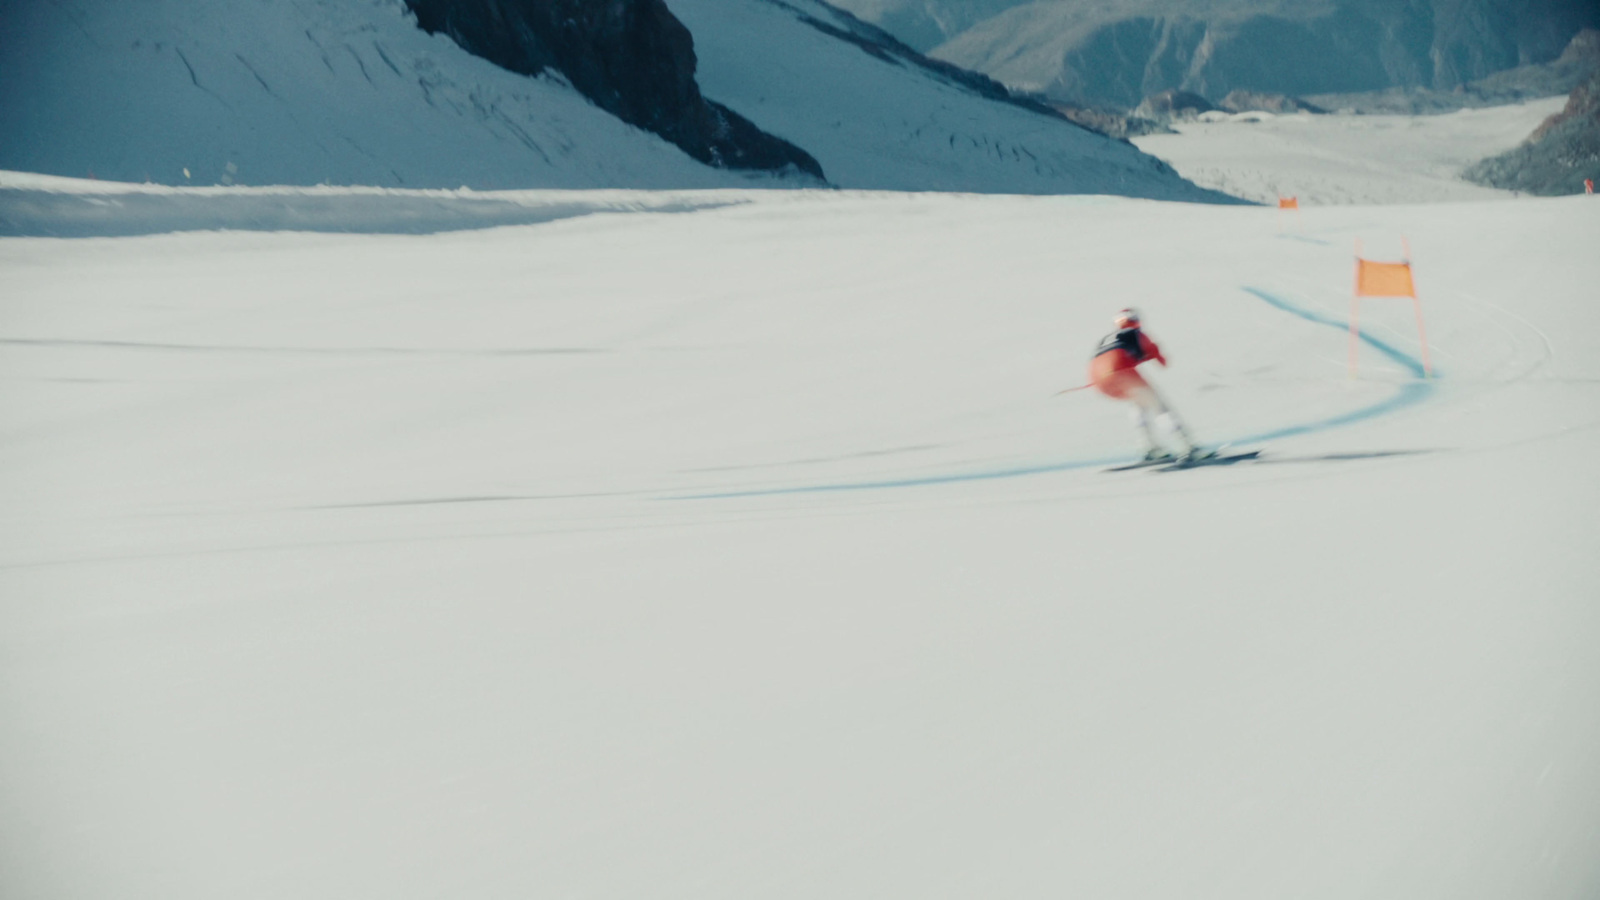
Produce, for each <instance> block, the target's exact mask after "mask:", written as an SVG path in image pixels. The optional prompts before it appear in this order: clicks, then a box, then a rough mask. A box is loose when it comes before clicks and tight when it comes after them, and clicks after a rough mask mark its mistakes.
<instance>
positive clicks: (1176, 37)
mask: <svg viewBox="0 0 1600 900" xmlns="http://www.w3.org/2000/svg"><path fill="white" fill-rule="evenodd" d="M837 4H838V5H839V6H841V7H843V8H845V9H848V10H850V11H852V12H855V13H857V14H858V15H861V16H862V17H863V18H865V19H867V20H868V21H872V22H875V23H877V24H880V25H882V26H883V27H885V28H886V29H888V30H890V31H894V32H896V33H897V34H901V33H902V31H901V30H903V34H902V37H903V38H904V39H907V40H908V41H911V42H913V43H914V42H915V40H918V39H926V37H927V36H928V35H931V34H933V33H934V32H936V31H939V32H945V30H946V29H958V30H954V31H949V32H946V33H948V37H947V38H946V39H945V40H944V41H943V42H942V43H939V44H938V45H936V46H935V47H933V48H931V55H933V56H934V57H936V58H939V59H943V60H947V61H949V62H952V63H955V64H956V65H959V66H964V67H966V68H970V69H974V70H976V71H979V72H983V73H985V74H988V75H990V76H991V77H994V78H996V79H998V80H1000V81H1001V82H1004V83H1005V84H1008V85H1011V86H1013V87H1016V88H1021V89H1024V90H1029V91H1036V92H1040V93H1045V94H1048V95H1050V96H1054V97H1059V98H1062V99H1068V100H1074V101H1077V102H1082V103H1102V104H1111V105H1118V106H1123V107H1129V106H1133V105H1135V104H1137V103H1138V102H1139V101H1140V99H1142V98H1143V97H1146V96H1148V95H1150V94H1153V93H1156V92H1159V91H1163V90H1169V89H1181V90H1186V91H1191V92H1193V93H1196V94H1200V95H1202V96H1205V97H1207V98H1208V99H1210V100H1212V101H1213V102H1215V101H1219V100H1221V99H1222V98H1223V97H1224V96H1225V95H1227V94H1228V93H1229V92H1230V91H1233V90H1248V91H1267V92H1274V93H1283V94H1291V95H1293V94H1325V93H1339V92H1356V91H1371V90H1381V89H1383V88H1389V87H1395V86H1420V87H1429V88H1433V89H1438V90H1450V89H1453V88H1455V87H1456V86H1458V85H1461V84H1464V83H1466V82H1469V81H1473V80H1476V79H1481V78H1483V77H1485V76H1488V75H1491V74H1493V73H1495V72H1498V71H1501V70H1504V69H1509V68H1512V67H1515V66H1518V65H1524V64H1528V63H1538V62H1545V61H1548V60H1551V59H1554V58H1555V57H1556V56H1557V55H1559V54H1560V53H1561V51H1562V49H1563V48H1564V47H1565V46H1566V44H1567V42H1568V41H1569V40H1570V39H1571V38H1572V36H1573V35H1574V34H1576V33H1577V32H1578V31H1579V29H1580V28H1582V27H1585V26H1597V25H1600V4H1597V3H1595V2H1594V0H1103V2H1084V0H1039V2H1031V3H1030V2H1013V0H989V2H979V3H973V4H962V3H959V2H957V0H837ZM957 7H967V8H969V10H970V15H973V16H975V15H978V14H980V13H984V12H990V11H991V10H997V11H994V12H992V13H991V14H989V15H987V16H986V17H984V18H982V19H981V20H979V21H976V22H972V23H971V24H968V23H967V20H966V19H963V18H960V17H958V16H955V15H954V10H955V9H956V8H957Z"/></svg>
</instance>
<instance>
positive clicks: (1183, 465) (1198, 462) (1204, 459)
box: [1156, 450, 1261, 472]
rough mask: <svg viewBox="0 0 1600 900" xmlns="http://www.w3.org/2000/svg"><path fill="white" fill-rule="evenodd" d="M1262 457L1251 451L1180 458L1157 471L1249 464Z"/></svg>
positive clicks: (1258, 451) (1259, 452)
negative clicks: (1250, 461)
mask: <svg viewBox="0 0 1600 900" xmlns="http://www.w3.org/2000/svg"><path fill="white" fill-rule="evenodd" d="M1260 456H1261V451H1260V450H1251V451H1250V452H1248V453H1212V454H1210V455H1209V456H1193V457H1180V458H1179V459H1176V460H1173V461H1172V462H1171V463H1170V464H1168V465H1165V466H1161V467H1160V468H1158V469H1156V471H1157V472H1175V471H1177V470H1179V469H1197V468H1199V467H1201V466H1231V465H1233V464H1234V463H1241V462H1248V461H1249V460H1252V459H1257V458H1259V457H1260Z"/></svg>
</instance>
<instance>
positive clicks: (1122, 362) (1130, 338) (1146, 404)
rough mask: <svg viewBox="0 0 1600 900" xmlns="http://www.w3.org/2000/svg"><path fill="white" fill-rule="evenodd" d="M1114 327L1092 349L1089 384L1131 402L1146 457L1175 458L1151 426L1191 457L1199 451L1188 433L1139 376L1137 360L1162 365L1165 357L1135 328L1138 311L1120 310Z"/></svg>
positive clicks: (1157, 458)
mask: <svg viewBox="0 0 1600 900" xmlns="http://www.w3.org/2000/svg"><path fill="white" fill-rule="evenodd" d="M1113 321H1114V322H1115V323H1116V326H1117V330H1116V331H1114V332H1112V333H1111V334H1108V335H1106V336H1105V337H1104V338H1103V339H1102V340H1101V341H1100V346H1099V347H1098V348H1096V350H1095V354H1094V360H1093V361H1092V362H1091V363H1090V364H1089V383H1090V384H1092V385H1094V386H1095V388H1096V389H1097V390H1099V391H1100V393H1102V394H1105V395H1106V396H1107V397H1110V398H1112V399H1114V400H1128V401H1131V402H1132V403H1133V405H1134V406H1133V421H1134V424H1136V425H1138V426H1139V433H1140V435H1141V436H1142V437H1143V438H1144V448H1145V454H1144V458H1145V459H1147V460H1161V459H1175V458H1176V457H1174V456H1173V454H1172V452H1171V451H1170V450H1168V449H1167V448H1166V447H1164V446H1163V445H1162V443H1161V441H1159V440H1157V439H1156V434H1155V431H1154V430H1153V429H1152V427H1151V426H1152V425H1154V426H1156V427H1159V428H1160V429H1161V430H1162V431H1163V432H1165V433H1167V434H1169V435H1171V436H1172V437H1174V438H1176V439H1177V441H1178V442H1179V443H1180V444H1181V445H1182V449H1183V455H1184V457H1185V458H1186V459H1194V458H1196V457H1197V456H1199V455H1200V450H1199V448H1197V447H1196V446H1195V443H1194V441H1193V440H1191V439H1190V437H1189V432H1188V431H1187V430H1186V429H1185V428H1184V427H1183V423H1182V422H1180V421H1178V417H1177V416H1176V415H1175V414H1174V413H1173V412H1172V410H1171V409H1170V408H1168V407H1167V404H1166V402H1165V401H1163V400H1162V399H1161V395H1160V394H1158V393H1156V389H1155V388H1154V387H1152V386H1151V385H1150V383H1149V382H1148V381H1145V380H1144V378H1142V377H1141V376H1140V375H1139V372H1138V366H1139V364H1140V363H1144V362H1147V361H1149V360H1152V359H1153V360H1155V361H1156V362H1158V363H1160V364H1161V365H1162V367H1163V368H1164V367H1165V366H1166V365H1167V358H1166V357H1165V356H1162V355H1161V348H1160V347H1157V346H1156V342H1155V341H1152V340H1150V338H1149V337H1148V336H1147V335H1146V334H1145V333H1144V332H1143V331H1140V330H1139V312H1138V311H1137V310H1134V309H1124V310H1122V311H1121V312H1119V313H1117V315H1116V318H1115V319H1114V320H1113Z"/></svg>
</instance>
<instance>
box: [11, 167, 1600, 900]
mask: <svg viewBox="0 0 1600 900" xmlns="http://www.w3.org/2000/svg"><path fill="white" fill-rule="evenodd" d="M247 193H248V192H247ZM90 196H92V195H90ZM674 196H676V195H668V196H666V197H662V196H659V195H651V196H649V197H648V198H647V199H641V202H649V203H660V202H662V201H664V200H671V199H672V197H674ZM458 199H459V198H455V197H452V196H440V197H438V198H436V202H438V203H440V204H450V203H454V202H457V200H458ZM469 199H470V198H469ZM742 199H744V200H746V201H747V202H743V203H740V204H738V205H730V206H723V207H721V208H717V209H704V210H700V211H694V212H680V213H675V214H667V213H664V212H659V211H650V210H641V211H638V212H632V213H624V214H617V215H606V216H588V217H582V218H567V219H562V220H560V221H551V222H548V223H545V224H540V225H530V226H521V227H506V228H499V229H494V230H488V231H482V232H472V233H453V234H441V235H429V236H415V235H395V236H365V235H334V236H329V235H309V234H296V233H280V234H262V233H240V232H234V233H189V234H175V235H161V236H150V237H134V238H116V239H83V240H49V239H37V238H22V239H5V240H0V286H3V289H0V423H3V427H0V896H4V897H6V898H7V900H54V898H59V897H83V898H119V900H120V898H128V897H160V898H163V900H189V898H215V897H228V898H233V900H252V898H284V897H292V898H349V897H383V898H387V900H407V898H413V897H415V898H423V897H430V898H432V897H472V898H476V897H568V896H583V897H589V898H602V900H603V898H615V900H638V898H641V897H649V898H663V900H671V898H694V900H717V898H729V900H733V898H738V900H748V898H762V900H784V898H819V897H826V898H891V897H892V898H900V897H907V898H924V897H927V898H938V897H952V898H955V897H960V898H971V897H1003V896H1028V897H1115V898H1172V897H1183V898H1193V900H1208V898H1217V900H1252V898H1261V900H1268V898H1283V897H1297V898H1307V900H1322V898H1327V900H1348V898H1352V897H1383V898H1391V897H1392V898H1408V900H1445V898H1449V900H1503V898H1506V897H1517V898H1521V900H1569V898H1574V897H1586V896H1592V895H1593V894H1594V893H1595V890H1596V888H1597V887H1600V855H1597V854H1596V853H1594V846H1595V845H1594V840H1595V835H1596V834H1597V833H1600V769H1597V768H1596V766H1595V765H1594V763H1595V748H1596V747H1600V703H1597V702H1596V697H1597V696H1600V665H1597V663H1596V661H1595V660H1596V657H1595V653H1594V647H1595V643H1596V640H1597V638H1600V604H1597V603H1596V602H1595V598H1596V597H1597V596H1600V569H1597V567H1596V564H1595V559H1596V553H1597V549H1600V548H1597V546H1596V535H1597V534H1600V505H1597V504H1596V503H1595V502H1594V498H1595V496H1596V488H1597V476H1596V474H1595V473H1596V467H1595V462H1594V461H1595V458H1596V456H1597V455H1600V402H1597V399H1600V394H1597V392H1600V305H1597V304H1596V303H1594V302H1593V301H1594V291H1593V285H1594V284H1596V283H1597V282H1600V257H1597V256H1596V254H1594V252H1593V248H1594V247H1595V246H1596V245H1597V240H1596V239H1597V237H1600V204H1596V203H1594V202H1592V201H1590V200H1586V199H1585V198H1582V197H1579V198H1566V199H1559V200H1523V201H1515V202H1494V203H1472V202H1467V203H1458V204H1449V205H1439V206H1431V207H1430V206H1382V207H1376V206H1347V207H1338V208H1332V209H1327V210H1321V211H1319V212H1318V214H1317V215H1316V216H1311V215H1307V216H1306V231H1305V232H1304V233H1294V234H1292V235H1280V234H1279V231H1278V223H1277V220H1276V211H1275V210H1270V209H1256V208H1242V207H1218V206H1211V205H1200V204H1176V203H1156V202H1147V201H1137V200H1126V199H1116V198H1105V197H971V196H949V195H927V194H918V195H907V194H893V195H885V194H862V193H850V192H821V191H817V192H811V191H790V192H770V193H764V194H759V195H749V196H745V197H743V198H742ZM461 202H465V200H462V201H461ZM684 208H688V207H684ZM1308 212H1309V211H1308ZM1400 235H1406V236H1407V237H1409V239H1410V244H1411V249H1412V251H1413V254H1414V258H1415V260H1416V264H1417V266H1418V280H1419V283H1420V285H1421V289H1422V292H1423V301H1424V306H1425V310H1426V312H1427V316H1428V320H1427V322H1428V328H1429V338H1430V341H1431V344H1432V354H1433V355H1432V359H1433V362H1434V364H1435V366H1436V367H1437V371H1438V377H1437V378H1436V379H1423V378H1421V377H1420V376H1419V375H1418V373H1417V369H1418V368H1419V364H1418V357H1419V354H1420V347H1419V345H1418V341H1417V335H1416V330H1415V326H1414V323H1413V322H1412V320H1411V313H1410V309H1409V308H1408V306H1407V305H1406V304H1404V303H1382V302H1373V303H1369V304H1368V305H1367V306H1366V307H1365V308H1364V309H1363V315H1362V319H1363V322H1364V323H1365V327H1366V329H1367V334H1368V335H1369V336H1370V337H1371V338H1372V339H1373V340H1372V341H1371V342H1370V343H1368V344H1366V345H1364V346H1363V347H1362V352H1361V365H1362V370H1361V377H1360V378H1358V379H1351V378H1350V377H1348V375H1347V374H1346V370H1345V355H1346V340H1347V333H1346V329H1345V319H1344V316H1345V312H1346V309H1347V305H1348V297H1347V292H1348V290H1349V275H1350V247H1351V245H1352V241H1353V240H1354V239H1355V238H1357V237H1361V238H1364V239H1365V240H1366V242H1367V246H1368V248H1369V250H1370V251H1371V252H1372V253H1373V254H1374V255H1377V256H1380V257H1389V256H1393V255H1397V254H1398V253H1399V236H1400ZM624 250H625V251H626V254H627V256H628V259H629V261H630V263H631V264H630V265H619V264H618V263H617V260H618V256H619V253H621V252H623V251H624ZM1130 302H1132V303H1136V304H1139V305H1141V306H1143V307H1144V308H1145V312H1146V319H1147V323H1148V327H1149V328H1150V330H1151V332H1152V334H1153V335H1154V336H1155V337H1156V338H1157V339H1159V340H1160V341H1161V342H1162V345H1163V347H1164V349H1165V350H1166V352H1167V354H1168V356H1169V358H1170V360H1171V362H1172V367H1171V368H1170V369H1166V370H1157V371H1155V372H1153V373H1151V377H1152V378H1153V379H1156V380H1158V381H1159V383H1160V385H1161V386H1162V387H1163V388H1165V389H1166V390H1167V392H1168V393H1169V394H1170V395H1171V397H1172V399H1173V401H1174V403H1175V404H1176V405H1177V406H1178V408H1179V409H1180V410H1182V411H1183V412H1184V413H1185V414H1186V415H1187V416H1188V418H1189V420H1190V422H1191V424H1192V426H1193V427H1194V428H1195V430H1196V431H1197V432H1198V434H1199V436H1200V437H1201V438H1203V439H1205V440H1209V441H1213V442H1222V441H1235V442H1240V443H1242V444H1244V445H1245V446H1251V447H1263V448H1264V449H1265V450H1266V456H1265V457H1264V458H1263V461H1262V462H1261V463H1259V464H1256V465H1254V466H1237V467H1234V468H1230V469H1209V470H1197V471H1192V472H1181V473H1165V474H1151V473H1139V472H1133V473H1124V474H1120V475H1109V474H1105V473H1102V472H1101V471H1099V470H1100V468H1102V467H1103V466H1105V465H1107V464H1109V463H1111V462H1113V461H1115V460H1119V459H1125V458H1127V457H1128V456H1129V455H1130V454H1131V453H1132V452H1133V437H1132V433H1131V429H1130V427H1129V425H1128V423H1127V420H1126V414H1125V411H1124V410H1123V409H1121V408H1120V407H1119V406H1118V405H1117V404H1115V403H1112V402H1110V401H1106V400H1103V399H1101V398H1099V397H1096V396H1093V395H1091V394H1087V393H1076V394H1069V395H1066V396H1053V395H1054V393H1055V392H1056V391H1057V390H1059V389H1061V388H1066V387H1070V386H1073V385H1076V384H1079V383H1081V379H1082V378H1083V372H1084V368H1085V362H1086V356H1087V354H1088V353H1089V351H1090V348H1091V347H1092V346H1093V344H1094V342H1095V340H1096V339H1097V338H1098V337H1099V336H1100V335H1101V333H1102V332H1103V331H1104V330H1105V328H1106V327H1107V324H1108V322H1107V318H1108V315H1109V313H1110V311H1111V310H1114V309H1116V308H1117V307H1120V306H1123V305H1125V304H1127V303H1130Z"/></svg>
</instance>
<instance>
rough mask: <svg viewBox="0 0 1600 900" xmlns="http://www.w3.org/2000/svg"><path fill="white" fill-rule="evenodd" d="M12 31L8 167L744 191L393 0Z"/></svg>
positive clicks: (15, 23)
mask: <svg viewBox="0 0 1600 900" xmlns="http://www.w3.org/2000/svg"><path fill="white" fill-rule="evenodd" d="M5 19H6V23H5V26H6V27H4V28H0V122H3V123H4V126H3V127H0V168H6V169H13V170H19V171H30V172H42V173H48V174H54V175H71V176H75V177H80V178H82V177H98V178H102V179H112V180H119V181H147V180H148V181H154V182H156V183H158V184H191V183H192V184H197V185H212V184H229V183H239V184H255V185H260V184H286V185H308V184H319V183H323V182H331V183H333V184H364V185H386V186H391V187H430V188H454V187H459V186H461V185H467V186H470V187H474V188H479V189H486V188H507V187H568V188H572V187H638V188H655V187H678V188H684V187H714V186H729V185H748V184H751V183H752V181H751V179H750V178H749V177H746V176H739V175H733V174H729V173H725V172H720V171H717V170H714V169H710V168H708V167H706V166H703V165H700V164H699V163H697V162H695V161H694V160H692V159H690V158H689V157H688V156H686V155H685V154H684V153H683V152H681V151H680V150H678V149H677V148H676V147H673V146H672V145H670V144H668V143H666V142H665V141H663V140H661V139H659V138H657V137H656V136H655V135H653V134H650V133H648V132H644V131H641V130H639V129H636V128H632V127H630V126H627V125H624V124H623V123H622V122H620V121H618V120H617V119H615V118H613V117H612V116H611V115H609V114H607V113H605V112H603V111H601V110H599V109H597V108H596V107H594V106H593V105H592V104H590V103H589V101H588V100H586V99H585V98H584V97H582V96H581V95H580V94H578V93H577V92H576V91H574V90H572V89H571V88H570V87H569V86H567V85H565V84H562V83H558V82H556V81H553V80H550V79H543V78H541V79H530V78H525V77H523V76H520V75H515V74H512V73H510V72H506V71H504V70H502V69H498V68H496V67H494V66H492V65H490V64H489V63H487V62H485V61H483V60H480V59H477V58H475V57H473V56H470V55H469V54H467V53H466V52H465V51H463V50H462V49H461V48H459V47H457V46H456V45H455V44H454V43H453V42H451V41H450V40H449V39H447V38H444V37H430V36H428V35H426V34H424V33H422V32H421V31H419V30H418V29H417V27H416V23H415V21H414V20H413V19H412V18H410V17H409V16H408V15H407V13H406V12H405V9H404V6H403V4H401V3H400V2H399V0H274V2H270V3H266V2H250V3H231V2H222V0H139V2H136V3H118V2H109V0H53V2H27V3H9V4H6V7H5ZM769 183H770V182H769Z"/></svg>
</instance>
